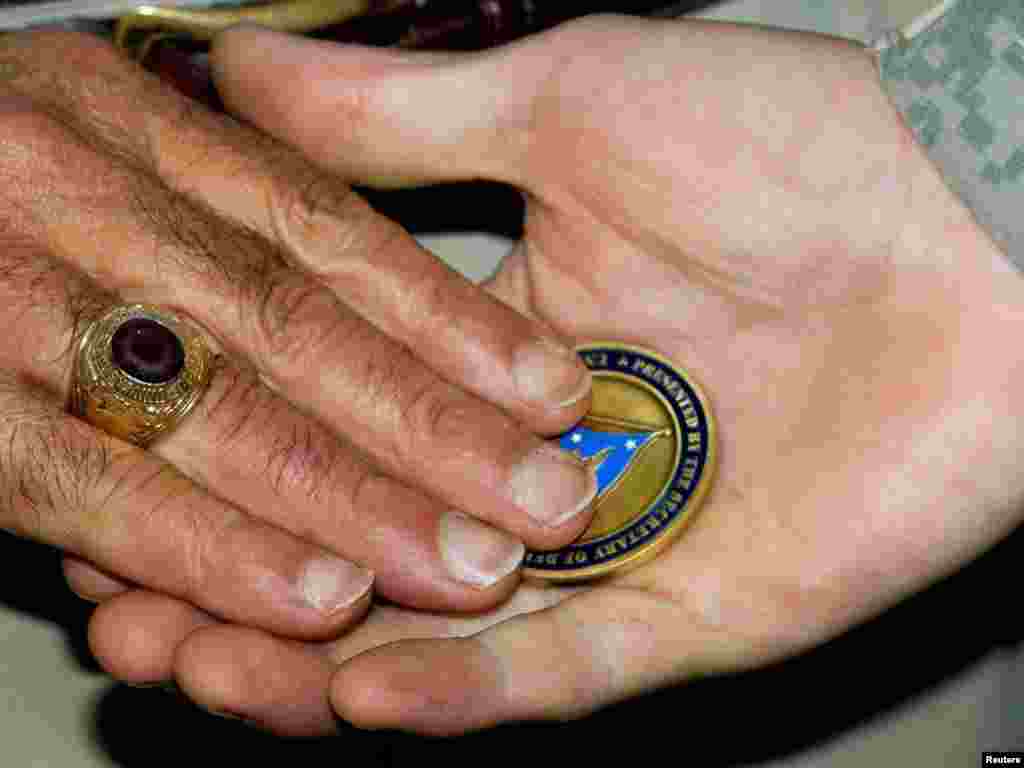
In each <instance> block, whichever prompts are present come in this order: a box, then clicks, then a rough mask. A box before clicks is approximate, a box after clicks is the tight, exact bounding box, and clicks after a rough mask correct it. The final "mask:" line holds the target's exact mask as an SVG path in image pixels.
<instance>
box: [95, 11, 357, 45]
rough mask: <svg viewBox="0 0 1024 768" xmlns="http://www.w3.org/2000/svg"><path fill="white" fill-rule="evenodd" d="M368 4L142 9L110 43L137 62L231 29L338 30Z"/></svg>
mask: <svg viewBox="0 0 1024 768" xmlns="http://www.w3.org/2000/svg"><path fill="white" fill-rule="evenodd" d="M371 3H372V0H284V1H283V2H273V3H263V4H259V5H245V6H240V7H237V8H206V9H196V8H169V7H161V6H150V5H144V6H140V7H139V8H136V9H135V11H133V12H132V13H129V14H127V15H125V16H122V17H121V18H120V19H119V20H118V23H117V28H116V30H115V32H114V43H115V44H116V45H117V46H118V47H119V48H121V49H123V50H126V51H129V52H132V53H134V55H135V56H136V58H139V59H142V58H144V57H145V55H146V53H147V52H148V51H149V48H150V46H152V44H153V43H154V42H155V41H156V40H158V39H163V38H166V37H173V36H183V37H187V38H190V39H192V40H210V39H212V38H213V36H214V35H215V34H217V32H219V31H221V30H223V29H227V28H228V27H231V26H234V25H236V24H242V23H251V24H259V25H261V26H264V27H269V28H271V29H277V30H281V31H283V32H308V31H310V30H312V29H317V28H319V27H325V26H328V25H331V24H341V23H343V22H345V21H348V20H349V19H353V18H355V17H357V16H362V15H364V14H365V13H367V12H368V11H369V10H370V6H371Z"/></svg>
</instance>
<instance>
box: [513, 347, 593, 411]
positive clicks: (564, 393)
mask: <svg viewBox="0 0 1024 768" xmlns="http://www.w3.org/2000/svg"><path fill="white" fill-rule="evenodd" d="M512 376H513V378H514V380H515V384H516V391H517V392H518V393H519V396H520V397H521V398H523V399H524V400H528V401H531V402H540V403H543V404H545V405H554V406H556V407H558V408H567V407H568V406H570V405H573V404H574V403H578V402H579V401H580V400H582V399H583V398H584V397H586V395H587V393H588V392H589V391H590V379H591V376H590V371H589V370H588V369H587V367H586V366H585V365H583V362H582V361H581V360H580V359H579V356H577V354H576V353H575V352H573V351H572V350H571V349H569V348H568V347H563V346H562V345H561V344H558V343H557V342H554V341H552V340H551V339H547V338H544V337H541V338H540V340H539V341H533V342H530V343H529V344H525V345H524V346H522V347H520V348H519V350H518V351H517V352H516V356H515V362H514V365H513V368H512Z"/></svg>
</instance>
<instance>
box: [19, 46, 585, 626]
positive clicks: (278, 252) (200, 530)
mask: <svg viewBox="0 0 1024 768" xmlns="http://www.w3.org/2000/svg"><path fill="white" fill-rule="evenodd" d="M119 301H131V302H135V301H141V302H150V303H157V304H163V305H167V306H169V307H170V308H172V309H174V310H176V311H178V312H179V313H180V314H182V315H183V316H185V317H188V318H191V321H192V322H194V323H195V324H197V325H198V326H199V327H200V328H201V329H202V330H203V332H205V333H206V334H207V335H208V337H209V340H210V342H211V344H212V345H213V346H214V348H215V349H216V351H217V352H218V353H219V357H218V359H217V363H216V366H215V375H214V378H213V382H212V386H211V389H210V391H209V392H208V393H207V394H206V396H205V397H204V398H203V399H202V401H201V403H200V405H199V406H198V408H197V409H196V410H195V411H194V412H193V413H192V414H191V415H190V417H189V418H188V419H186V421H185V422H184V423H183V424H182V425H181V427H180V428H178V429H177V430H175V431H174V432H173V433H172V434H171V435H170V436H168V437H167V438H166V439H164V440H161V441H160V442H158V443H157V444H156V445H155V446H153V447H152V449H151V450H148V451H142V450H139V449H137V448H135V447H133V446H131V445H128V444H125V443H122V442H120V441H118V440H116V439H113V438H111V437H110V436H109V435H106V434H104V433H102V432H100V431H98V430H96V429H93V428H92V427H90V426H89V425H88V424H85V423H84V422H82V421H79V420H78V419H75V418H73V417H71V416H69V415H68V414H67V413H66V412H65V411H64V407H63V406H64V403H65V402H66V400H67V396H68V390H69V385H70V381H69V375H70V371H71V367H72V366H71V363H72V355H73V350H74V349H75V346H76V343H77V340H78V339H79V337H80V336H81V334H82V332H83V331H84V329H85V328H87V327H88V324H89V322H90V321H91V320H92V319H93V318H95V317H96V316H98V314H99V313H101V312H103V311H105V309H107V308H108V307H110V306H111V305H112V304H114V303H117V302H119ZM0 325H2V326H3V327H4V328H7V329H11V332H8V333H5V334H4V335H3V339H2V340H0V527H2V528H4V529H7V530H9V531H12V532H14V533H15V534H19V535H22V536H27V537H31V538H34V539H38V540H42V541H44V542H47V543H49V544H53V545H55V546H58V547H60V548H62V549H65V550H67V551H68V552H69V553H70V555H71V556H72V559H70V560H69V561H68V564H67V570H68V574H69V578H70V579H71V580H72V582H75V581H76V577H75V574H76V573H77V574H88V576H86V577H83V578H87V579H91V581H90V584H89V586H85V587H79V589H80V591H82V592H83V593H88V594H92V595H96V594H99V595H102V594H106V593H110V592H117V591H120V590H123V589H124V588H125V587H126V586H129V585H138V586H142V587H147V588H150V589H153V590H157V591H160V592H163V593H166V594H168V595H174V596H176V597H178V598H181V599H184V600H187V601H189V602H191V603H192V604H194V605H195V606H196V607H197V608H199V609H202V610H203V611H204V612H209V613H210V615H215V616H218V617H220V618H222V619H225V620H228V621H232V622H239V623H242V624H247V625H252V626H259V627H262V628H264V629H267V630H270V631H273V632H275V633H276V634H278V635H283V636H295V637H301V638H307V639H310V638H318V639H325V638H329V637H333V636H337V635H338V633H340V632H341V631H342V630H343V629H344V628H345V627H346V626H348V625H349V624H350V623H351V622H352V621H354V620H355V619H357V618H359V617H360V616H362V615H363V614H364V613H365V611H366V609H367V607H368V605H369V602H370V593H371V587H374V588H375V591H376V593H377V594H379V595H381V596H383V597H385V598H387V599H389V600H392V601H395V602H398V603H402V604H406V605H412V606H417V607H421V608H429V609H433V610H454V611H479V610H481V609H484V608H489V607H492V606H494V605H496V604H497V603H499V602H500V601H502V600H503V599H504V598H506V597H507V596H508V594H509V593H510V592H511V591H512V590H513V589H514V587H515V584H516V583H517V580H518V575H517V566H518V562H519V560H520V558H521V556H522V549H523V542H525V543H527V544H529V545H530V546H538V547H542V548H546V547H553V546H558V545H560V544H563V543H566V542H568V541H570V540H571V539H572V538H573V537H575V536H576V535H577V534H578V533H579V532H580V531H581V530H582V528H583V527H584V526H585V525H586V522H587V517H588V515H587V514H586V499H587V495H588V493H590V490H589V488H588V486H589V484H590V483H591V481H592V478H590V477H589V476H588V474H587V473H586V472H585V471H584V470H583V469H582V468H581V466H580V464H579V462H577V461H575V460H574V459H571V458H569V457H568V456H567V455H556V454H555V453H552V452H551V451H546V450H545V446H546V443H545V441H544V440H543V439H542V438H541V437H540V436H538V434H537V433H541V434H547V433H550V432H557V431H560V430H561V429H564V428H567V427H568V426H569V425H571V424H572V423H573V422H574V421H575V420H577V419H578V418H579V416H580V415H581V414H582V413H584V412H585V409H586V407H587V403H588V401H589V374H588V372H587V371H586V370H585V368H584V367H583V366H582V365H581V364H580V363H579V361H578V360H576V358H575V355H573V354H572V352H571V350H570V348H569V347H566V346H565V343H564V341H563V340H561V339H560V338H559V337H558V335H557V333H556V332H554V331H553V330H552V329H550V328H547V327H546V326H544V325H543V324H541V323H539V322H537V321H535V320H531V319H529V318H527V317H525V316H524V315H522V314H519V313H517V312H515V311H513V310H511V309H510V308H509V307H508V306H507V305H504V304H502V303H500V302H498V301H496V300H495V299H494V298H492V297H491V296H489V295H487V294H486V293H485V292H484V291H483V290H482V289H480V288H478V287H476V286H474V285H472V284H471V283H469V282H468V281H466V280H464V279H462V278H461V277H460V276H458V275H456V274H455V273H453V272H451V271H450V270H448V269H447V268H446V267H444V266H443V265H441V263H440V262H438V261H437V260H436V259H435V258H434V257H433V256H431V255H430V254H429V253H427V252H426V251H424V250H422V249H420V248H419V247H418V246H417V245H416V244H415V241H414V240H413V239H412V238H411V237H410V236H409V235H408V234H407V233H406V232H404V231H403V230H402V229H401V228H400V227H398V225H396V224H395V223H394V222H391V221H389V220H387V219H385V218H383V217H381V216H379V215H378V214H376V213H374V212H373V211H372V210H371V209H370V207H369V206H368V205H367V204H366V203H365V202H364V201H363V200H362V199H361V198H359V197H358V196H357V195H355V194H354V193H353V192H352V191H351V189H350V188H349V187H348V186H347V185H346V184H345V183H343V182H342V181H340V180H339V179H338V177H336V176H333V175H330V174H327V173H325V172H324V171H323V170H321V169H318V168H317V167H315V166H313V165H312V164H310V163H309V162H308V161H307V160H305V159H304V158H303V157H302V156H301V155H300V154H299V153H298V152H296V151H294V150H292V149H289V148H287V147H285V146H284V145H282V144H281V143H280V142H277V141H274V140H272V139H270V138H268V137H267V136H265V135H263V134H259V133H257V132H256V131H254V130H252V129H251V128H248V127H245V126H243V125H242V124H241V123H239V122H238V121H236V120H233V119H231V118H227V117H224V116H217V115H213V114H212V113H209V112H207V111H205V110H204V109H202V108H199V107H197V106H196V105H194V104H192V103H191V102H189V101H188V100H187V99H185V98H184V97H183V96H181V95H180V94H177V93H176V92H174V91H173V90H172V89H170V88H169V87H168V86H166V85H165V84H164V83H161V82H160V81H159V80H157V79H156V78H155V77H153V76H151V75H148V74H146V73H145V72H143V71H142V70H141V69H140V68H138V67H137V66H136V65H135V64H133V63H131V62H129V61H127V60H126V59H125V58H123V57H122V56H121V55H119V54H118V53H117V52H115V51H114V49H113V48H111V47H110V46H109V44H107V43H106V42H104V41H102V40H99V39H98V38H94V37H89V36H85V35H76V34H71V33H61V32H37V33H32V34H10V35H4V36H3V37H2V38H0ZM499 404H500V406H501V408H499ZM428 459H433V461H428ZM559 483H561V485H559ZM543 488H548V489H549V490H550V491H551V492H552V493H540V492H539V491H540V489H543ZM499 528H501V529H505V530H504V531H500V530H499ZM460 558H461V559H460ZM411 562H415V563H417V568H415V569H413V568H410V567H409V566H408V564H409V563H411Z"/></svg>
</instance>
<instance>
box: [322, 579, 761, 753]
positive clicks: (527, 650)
mask: <svg viewBox="0 0 1024 768" xmlns="http://www.w3.org/2000/svg"><path fill="white" fill-rule="evenodd" d="M748 646H749V640H746V639H744V638H743V637H741V636H738V635H736V634H733V633H729V632H727V631H725V630H724V629H723V628H720V627H714V626H710V625H708V623H707V622H701V621H697V620H695V618H694V616H692V615H690V614H689V612H688V611H687V610H686V609H685V608H684V607H683V606H682V605H680V604H679V603H676V602H675V601H673V600H670V599H668V598H664V597H661V596H657V595H654V594H649V593H645V592H641V591H639V590H636V589H616V588H601V589H598V590H595V591H591V592H585V593H581V594H579V595H576V596H574V597H571V598H569V599H568V600H566V601H565V602H563V603H561V604H559V605H556V606H554V607H552V608H547V609H545V610H542V611H538V612H536V613H531V614H525V615H520V616H517V617H515V618H511V619H508V620H506V621H504V622H502V623H500V624H497V625H495V626H493V627H491V628H490V629H486V630H484V631H483V632H480V633H479V634H476V635H474V636H472V637H465V638H458V639H432V640H401V641H398V642H393V643H390V644H388V645H384V646H381V647H379V648H376V649H374V650H371V651H366V652H364V653H362V654H360V655H358V656H355V657H353V658H351V659H350V660H348V661H347V662H345V663H344V664H343V665H342V666H341V667H340V668H339V670H338V671H337V672H336V673H335V677H334V679H333V681H332V685H331V703H332V705H333V707H334V709H335V711H336V712H337V713H338V714H339V715H340V716H341V717H342V718H343V719H345V720H347V721H348V722H351V723H353V724H354V725H356V726H358V727H363V728H371V729H400V730H407V731H414V732H417V733H421V734H426V735H435V736H443V735H455V734H460V733H465V732H467V731H473V730H478V729H481V728H487V727H490V726H493V725H497V724H499V723H504V722H511V721H523V720H549V719H557V720H564V719H566V718H575V717H581V716H583V715H586V714H588V713H590V712H592V711H593V710H595V709H598V708H600V707H602V706H604V705H607V704H610V703H613V702H615V701H618V700H621V699H624V698H627V697H630V696H633V695H637V694H639V693H642V692H644V691H647V690H650V689H653V688H656V687H661V686H665V685H669V684H672V683H675V682H679V681H682V680H685V679H688V678H691V677H694V676H697V675H701V674H707V673H713V672H717V671H722V670H723V669H730V668H734V667H735V666H737V664H738V661H737V660H738V659H742V658H744V657H745V656H749V655H750V650H751V649H750V648H749V647H748Z"/></svg>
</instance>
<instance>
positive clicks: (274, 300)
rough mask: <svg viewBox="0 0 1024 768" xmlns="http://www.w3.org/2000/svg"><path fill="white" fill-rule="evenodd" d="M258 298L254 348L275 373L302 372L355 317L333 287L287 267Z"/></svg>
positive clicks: (346, 328)
mask: <svg viewBox="0 0 1024 768" xmlns="http://www.w3.org/2000/svg"><path fill="white" fill-rule="evenodd" d="M266 283H267V284H266V286H265V288H264V290H263V294H262V296H261V298H260V299H259V303H260V305H259V309H258V311H257V312H256V313H254V317H255V318H256V323H255V325H256V328H255V333H256V339H255V348H256V349H257V350H259V354H260V357H261V358H262V360H263V362H264V364H265V365H266V366H267V367H268V368H270V369H273V370H274V372H275V374H276V375H280V376H284V377H288V376H289V374H291V373H293V372H294V373H302V372H305V371H306V370H307V369H308V366H309V363H310V362H311V361H313V360H316V359H317V357H318V355H320V354H321V353H322V351H323V350H324V349H325V347H326V346H327V345H329V344H332V343H334V342H336V341H337V339H338V336H339V335H345V334H346V333H348V332H351V330H352V328H351V325H352V320H351V318H348V317H347V316H346V315H345V314H344V313H343V312H342V308H341V306H340V304H339V302H338V300H337V298H336V297H335V296H334V294H333V293H331V291H330V290H329V289H328V288H327V287H326V286H324V285H323V284H321V283H319V282H317V281H316V280H314V279H313V278H311V277H309V276H308V275H303V274H301V273H299V272H294V271H282V272H278V273H277V274H275V275H272V276H270V277H268V279H267V281H266Z"/></svg>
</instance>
